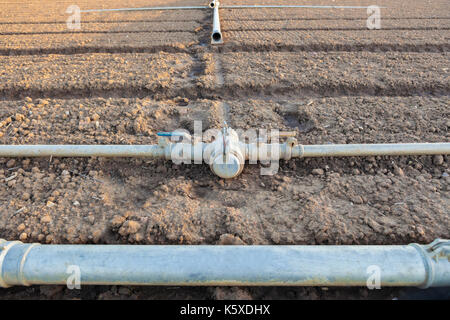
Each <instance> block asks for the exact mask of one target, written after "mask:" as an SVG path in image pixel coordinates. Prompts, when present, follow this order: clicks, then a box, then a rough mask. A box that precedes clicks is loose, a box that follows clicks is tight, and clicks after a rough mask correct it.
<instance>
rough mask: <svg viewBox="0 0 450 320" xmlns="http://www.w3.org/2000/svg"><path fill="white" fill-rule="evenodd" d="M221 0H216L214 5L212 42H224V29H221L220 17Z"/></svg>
mask: <svg viewBox="0 0 450 320" xmlns="http://www.w3.org/2000/svg"><path fill="white" fill-rule="evenodd" d="M219 7H220V3H219V1H216V0H214V6H213V30H212V33H211V44H221V43H223V39H222V31H220V17H219Z"/></svg>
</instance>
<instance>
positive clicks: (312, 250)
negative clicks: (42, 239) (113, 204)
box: [0, 239, 450, 288]
mask: <svg viewBox="0 0 450 320" xmlns="http://www.w3.org/2000/svg"><path fill="white" fill-rule="evenodd" d="M449 258H450V241H449V240H440V239H437V240H435V241H434V242H432V243H431V244H429V245H419V244H410V245H386V246H379V245H372V246H367V245H364V246H357V245H355V246H349V245H344V246H339V245H323V246H304V245H300V246H270V245H269V246H267V245H265V246H207V245H199V246H192V245H187V246H180V245H39V244H25V243H22V242H20V241H11V242H8V241H5V240H0V286H1V287H9V286H14V285H25V286H28V285H63V284H67V283H68V277H69V276H70V275H71V270H72V271H73V270H75V269H74V268H76V269H77V270H78V271H79V274H78V275H79V280H80V284H81V285H168V286H173V285H187V286H219V285H220V286H222V285H223V286H366V285H367V284H368V282H369V283H370V281H371V276H372V277H374V278H373V280H379V285H380V286H414V287H422V288H428V287H438V286H449V285H450V263H449Z"/></svg>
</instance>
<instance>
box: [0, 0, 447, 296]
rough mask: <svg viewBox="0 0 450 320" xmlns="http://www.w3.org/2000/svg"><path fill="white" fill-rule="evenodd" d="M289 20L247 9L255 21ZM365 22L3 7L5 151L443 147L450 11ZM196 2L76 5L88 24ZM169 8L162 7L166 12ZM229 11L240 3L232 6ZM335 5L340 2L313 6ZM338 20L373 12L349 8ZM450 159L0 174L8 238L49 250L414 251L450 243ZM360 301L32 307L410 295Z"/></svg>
mask: <svg viewBox="0 0 450 320" xmlns="http://www.w3.org/2000/svg"><path fill="white" fill-rule="evenodd" d="M288 2H289V3H291V4H292V1H281V0H279V1H275V0H274V1H263V0H261V1H256V0H255V1H249V0H245V3H246V4H262V3H271V4H274V3H288ZM374 2H375V3H376V4H378V5H380V6H386V7H389V10H387V9H382V29H381V30H367V29H366V19H367V14H366V12H365V10H312V9H292V10H241V11H238V10H223V11H222V12H221V19H222V31H223V33H224V41H225V43H224V44H223V45H222V46H220V47H212V46H210V45H209V36H210V29H211V24H212V16H211V12H210V11H198V10H197V11H184V12H177V11H170V12H169V11H167V12H133V13H110V14H98V13H90V14H83V16H82V29H81V30H80V31H71V30H68V29H67V28H66V25H65V20H66V19H67V16H68V15H67V14H65V10H66V8H67V7H68V6H69V5H71V4H73V1H58V2H57V3H54V2H52V1H48V0H47V1H29V2H27V3H26V4H23V5H20V6H19V5H18V4H17V3H16V4H15V3H12V2H9V3H6V4H1V5H2V10H1V11H0V143H1V144H24V143H27V144H39V143H46V144H47V143H48V144H57V143H61V144H62V143H65V144H69V143H70V144H132V143H136V144H148V143H155V142H156V132H158V131H169V130H174V129H177V128H185V129H190V130H192V125H193V121H194V120H202V121H203V129H204V130H206V129H208V128H217V127H219V126H220V125H221V124H222V123H223V121H224V120H226V121H227V122H228V123H229V125H230V126H232V127H233V128H240V129H249V128H265V129H270V128H277V129H281V130H291V131H296V132H297V137H298V139H299V141H300V142H301V143H304V144H325V143H395V142H449V141H450V108H449V100H450V78H449V50H450V43H449V37H450V31H449V27H450V12H449V7H448V2H447V1H444V0H439V1H436V0H433V1H421V0H414V1H387V0H386V1H374ZM149 3H151V5H161V4H163V3H164V4H166V5H174V6H176V5H199V4H204V1H189V2H186V1H162V0H161V1H143V0H139V1H131V0H129V1H123V0H114V1H105V0H101V1H96V2H95V4H92V2H88V1H85V0H84V1H78V2H77V4H78V5H79V6H80V7H81V8H82V9H88V8H117V7H140V6H148V5H149ZM167 3H168V4H167ZM222 3H226V4H242V3H244V1H238V0H235V1H230V0H223V1H222ZM310 3H314V4H330V1H326V0H320V1H310ZM333 4H336V5H355V4H357V5H371V4H374V3H372V2H370V1H339V3H337V2H336V3H335V2H333ZM449 164H450V161H449V158H448V157H447V156H434V157H432V156H421V157H364V158H341V159H330V158H323V159H299V160H292V161H289V162H282V163H281V168H280V172H279V173H278V174H277V175H276V176H261V175H260V174H259V172H260V171H259V170H260V166H259V165H247V166H246V168H245V169H244V172H243V173H242V174H241V175H240V176H239V177H238V178H236V179H233V180H230V181H225V180H222V179H219V178H218V177H216V176H215V175H213V174H212V173H211V172H210V170H209V168H208V167H207V166H198V165H196V166H186V165H182V166H177V165H174V164H172V163H169V162H161V161H150V160H147V159H105V158H91V159H82V158H76V159H56V158H53V159H6V158H0V237H1V238H5V239H11V240H12V239H21V240H22V241H25V242H36V241H38V242H41V243H99V244H100V243H105V244H111V243H124V244H125V243H133V244H134V243H136V244H249V245H250V244H311V245H313V244H407V243H410V242H419V243H427V242H430V241H432V240H433V239H435V238H438V237H441V238H449V237H450V232H449V226H450V215H449V207H450V192H449V191H450V177H449V174H450V168H449ZM417 294H420V293H417V292H416V291H408V290H403V289H398V288H394V289H383V290H380V291H369V290H367V289H363V288H338V289H333V288H278V287H275V288H180V287H170V288H158V287H148V288H139V287H117V286H105V287H85V288H84V289H83V290H81V291H71V290H68V289H66V288H65V287H60V286H57V287H46V286H36V287H31V288H11V289H7V290H4V289H3V290H0V298H3V299H8V298H28V299H49V298H51V299H54V298H66V299H73V298H75V299H77V298H84V299H115V298H121V299H126V298H129V299H142V298H168V299H173V298H178V299H182V298H197V299H211V298H213V299H224V298H238V299H278V298H288V299H334V298H357V299H358V298H383V299H392V298H394V297H404V296H409V297H411V295H417Z"/></svg>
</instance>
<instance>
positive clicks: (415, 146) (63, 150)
mask: <svg viewBox="0 0 450 320" xmlns="http://www.w3.org/2000/svg"><path fill="white" fill-rule="evenodd" d="M436 154H442V155H447V154H450V143H398V144H348V145H347V144H334V145H333V144H330V145H298V144H296V140H295V139H293V138H289V139H288V140H287V141H286V142H285V143H250V144H246V143H242V142H240V141H239V137H238V135H237V133H236V132H235V131H234V130H232V129H227V130H226V131H224V132H221V133H219V134H218V136H217V137H216V139H215V140H214V141H213V142H211V143H203V142H195V143H193V144H191V143H171V142H169V140H168V139H167V138H161V139H160V142H159V143H158V145H0V157H51V156H53V157H149V158H161V159H166V160H172V161H173V162H175V163H187V164H189V163H192V161H194V163H196V164H198V163H202V162H205V163H207V164H208V165H210V167H211V169H212V171H213V172H214V173H215V174H217V175H218V176H219V177H221V178H225V179H228V178H234V177H236V176H238V175H239V174H240V173H241V172H242V170H243V168H244V164H245V161H246V160H249V161H250V163H256V162H257V161H278V160H280V159H284V160H289V159H291V158H303V157H348V156H402V155H436Z"/></svg>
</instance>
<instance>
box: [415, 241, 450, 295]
mask: <svg viewBox="0 0 450 320" xmlns="http://www.w3.org/2000/svg"><path fill="white" fill-rule="evenodd" d="M410 246H412V247H414V248H416V249H417V250H418V251H419V253H420V255H421V257H422V260H423V263H424V266H425V273H426V277H425V281H424V283H423V284H422V285H421V286H420V288H423V289H426V288H430V287H434V286H436V283H438V284H439V286H450V240H444V239H436V240H434V241H433V242H431V243H430V244H427V245H420V244H417V243H411V244H410Z"/></svg>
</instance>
